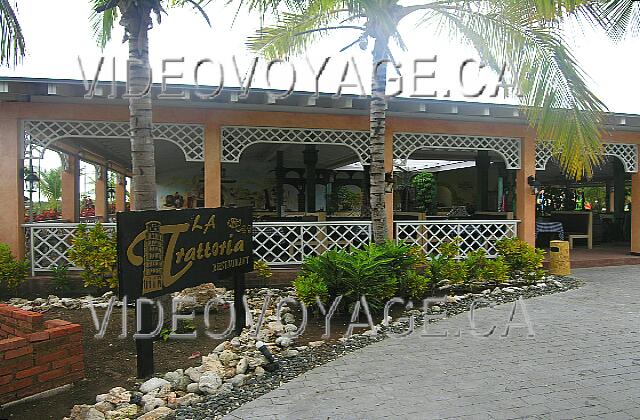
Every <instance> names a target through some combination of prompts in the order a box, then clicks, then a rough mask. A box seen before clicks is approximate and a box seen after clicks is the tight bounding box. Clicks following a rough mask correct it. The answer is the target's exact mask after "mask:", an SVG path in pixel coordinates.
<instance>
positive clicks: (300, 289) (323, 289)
mask: <svg viewBox="0 0 640 420" xmlns="http://www.w3.org/2000/svg"><path fill="white" fill-rule="evenodd" d="M293 287H295V289H296V293H297V295H298V299H300V301H301V302H302V303H304V304H305V305H307V306H311V305H313V304H315V303H316V296H317V297H319V298H320V301H321V302H323V303H324V302H327V301H328V299H329V291H328V289H327V283H325V281H324V280H323V279H321V278H320V276H318V275H317V274H316V273H300V274H299V275H298V277H296V279H295V280H294V281H293Z"/></svg>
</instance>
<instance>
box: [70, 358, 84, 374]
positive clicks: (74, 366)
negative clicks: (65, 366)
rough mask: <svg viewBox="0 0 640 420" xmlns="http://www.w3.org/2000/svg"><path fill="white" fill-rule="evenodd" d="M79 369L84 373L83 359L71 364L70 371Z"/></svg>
mask: <svg viewBox="0 0 640 420" xmlns="http://www.w3.org/2000/svg"><path fill="white" fill-rule="evenodd" d="M79 370H81V371H82V373H83V374H84V361H82V362H77V363H74V364H72V365H71V372H77V371H79Z"/></svg>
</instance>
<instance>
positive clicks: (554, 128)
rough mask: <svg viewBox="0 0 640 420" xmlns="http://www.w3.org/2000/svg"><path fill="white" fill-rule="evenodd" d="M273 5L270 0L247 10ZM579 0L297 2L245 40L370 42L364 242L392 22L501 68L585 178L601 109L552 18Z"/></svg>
mask: <svg viewBox="0 0 640 420" xmlns="http://www.w3.org/2000/svg"><path fill="white" fill-rule="evenodd" d="M255 1H258V0H254V2H252V3H250V4H249V6H250V7H251V6H254V8H258V9H260V10H266V9H269V8H270V9H273V10H275V7H274V6H273V5H272V3H273V1H274V0H268V1H267V2H265V3H263V4H262V3H260V4H259V6H255ZM590 3H591V2H590V1H587V0H430V1H426V2H424V3H421V4H416V5H411V6H403V5H400V4H398V1H397V0H304V1H302V2H300V3H298V4H297V5H296V6H294V7H293V8H292V7H291V6H290V5H289V9H290V11H289V12H286V13H282V14H280V15H279V16H278V22H277V23H276V24H275V25H272V26H267V27H264V28H262V29H260V30H259V31H258V32H257V33H256V35H255V36H254V37H252V38H251V39H250V40H249V42H248V44H249V47H250V48H251V49H253V50H254V51H258V52H260V53H262V54H263V55H264V56H266V57H267V58H281V57H286V56H288V55H290V54H295V53H300V52H302V51H304V50H305V49H306V48H307V46H308V45H309V44H311V43H312V42H314V41H315V40H317V39H318V38H320V37H323V36H326V35H328V34H330V33H334V32H340V33H341V34H348V33H354V32H355V36H354V37H353V38H352V42H349V43H348V45H347V46H346V47H345V48H343V51H344V50H345V49H347V48H349V47H351V46H353V45H356V44H357V45H360V47H361V48H363V49H366V48H367V44H368V41H369V39H371V40H373V48H372V58H373V77H372V81H371V102H370V146H371V168H370V174H371V188H370V194H371V206H372V224H373V234H374V240H375V242H377V243H380V242H382V241H384V240H385V239H386V237H387V235H386V226H387V224H386V212H385V202H384V133H385V118H386V109H387V102H388V98H387V97H386V96H385V90H386V64H387V62H392V61H393V60H392V56H391V53H390V50H389V47H390V43H391V41H394V42H395V43H396V44H397V45H398V46H400V47H401V48H404V43H403V40H402V36H401V34H400V32H399V24H400V23H401V22H402V21H403V20H405V19H408V18H410V17H412V18H414V19H416V20H417V25H418V28H425V29H430V30H432V31H441V32H445V33H447V34H448V35H449V36H450V37H451V38H452V39H457V40H459V41H460V42H462V43H464V44H467V45H470V46H472V47H474V48H475V49H476V50H477V51H478V53H479V54H480V56H481V58H482V59H483V61H484V62H486V63H488V64H489V65H490V66H491V67H492V68H493V69H495V70H496V71H500V70H501V68H502V66H501V64H502V63H505V64H506V65H507V66H508V69H509V70H510V72H511V74H513V75H514V78H515V80H517V82H518V88H519V92H520V94H521V96H520V101H521V104H522V105H523V110H524V112H525V114H526V115H527V117H528V120H529V122H530V125H531V126H532V127H534V128H535V129H536V130H537V134H538V138H540V139H553V140H554V142H553V145H554V153H555V154H556V156H557V157H558V159H559V161H560V163H561V164H562V166H563V167H564V169H565V171H566V172H567V173H568V174H569V175H570V176H573V177H575V178H580V177H582V176H585V175H586V176H589V175H591V173H592V168H593V167H594V165H596V164H598V163H599V162H600V159H601V156H602V155H601V145H600V137H601V132H600V131H601V122H602V115H603V112H604V111H606V107H605V105H604V104H603V103H602V102H601V101H600V100H599V99H598V98H597V97H596V96H595V95H594V94H593V93H592V92H591V91H590V90H589V88H588V87H587V84H586V82H585V75H584V73H583V72H582V70H581V69H580V67H579V66H578V64H577V63H576V60H575V59H574V56H573V54H572V53H571V52H570V51H569V50H568V49H567V47H566V46H565V43H564V40H563V37H562V34H561V33H560V32H559V31H558V30H557V27H558V24H559V23H560V22H561V21H562V20H563V19H565V18H566V17H567V16H569V15H571V14H580V13H584V14H588V6H589V4H590Z"/></svg>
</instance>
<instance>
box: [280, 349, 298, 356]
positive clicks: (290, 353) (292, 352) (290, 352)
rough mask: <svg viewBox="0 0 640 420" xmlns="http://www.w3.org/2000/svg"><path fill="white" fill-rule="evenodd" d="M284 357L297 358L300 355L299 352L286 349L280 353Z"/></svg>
mask: <svg viewBox="0 0 640 420" xmlns="http://www.w3.org/2000/svg"><path fill="white" fill-rule="evenodd" d="M280 355H281V356H282V357H296V356H297V355H298V350H295V349H286V350H283V351H282V353H280Z"/></svg>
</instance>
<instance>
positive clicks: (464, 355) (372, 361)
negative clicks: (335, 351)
mask: <svg viewBox="0 0 640 420" xmlns="http://www.w3.org/2000/svg"><path fill="white" fill-rule="evenodd" d="M574 274H575V275H576V276H578V277H581V278H582V279H584V280H585V281H586V284H585V285H584V286H583V287H581V288H579V289H576V290H571V291H568V292H564V293H557V294H553V295H549V296H543V297H537V298H532V299H528V300H525V301H524V311H523V310H522V307H521V306H518V307H517V308H516V311H515V316H514V317H513V322H514V323H518V324H524V323H525V319H524V318H525V317H524V315H523V312H526V314H527V315H528V318H529V321H530V324H531V326H532V329H533V333H534V337H530V336H529V329H528V328H526V327H518V326H517V325H512V327H511V328H510V331H509V334H508V335H507V336H506V337H504V336H503V335H504V332H505V329H506V325H507V323H508V320H509V318H510V315H511V312H512V310H513V307H514V305H513V304H505V305H499V306H496V307H494V308H485V309H480V310H477V311H476V312H475V324H476V330H475V332H476V334H474V331H473V330H472V329H471V327H470V319H469V314H468V313H467V314H461V315H458V316H455V317H452V318H450V319H446V320H443V321H440V322H438V323H435V324H430V325H429V327H428V328H429V329H428V330H427V332H428V333H430V334H431V336H427V335H426V334H425V333H424V331H423V330H418V331H416V332H414V333H413V334H411V335H409V336H408V337H405V338H401V339H400V338H396V339H393V338H390V339H387V340H383V341H380V342H377V343H374V344H372V345H370V346H367V347H365V348H363V349H361V350H358V351H355V352H353V353H350V354H347V355H345V356H344V357H341V358H339V359H336V360H334V361H332V362H329V363H327V364H325V365H322V366H320V367H318V368H316V369H313V370H311V371H309V372H307V373H304V374H302V375H300V376H299V377H297V378H295V379H293V380H292V381H290V382H288V383H285V384H284V385H282V386H281V387H279V388H278V389H276V390H274V391H271V392H269V393H267V394H265V395H263V396H262V397H259V398H257V399H255V400H254V401H251V402H248V403H247V404H244V405H243V406H241V407H240V408H238V409H237V410H235V411H233V412H232V413H230V414H229V415H228V416H227V417H225V418H226V419H238V418H241V419H254V418H261V419H267V418H278V419H288V418H291V419H302V418H316V419H317V418H322V419H328V418H332V419H334V418H335V419H338V418H339V419H360V418H367V419H370V418H385V417H389V418H420V419H425V418H438V419H441V418H456V419H466V418H469V419H471V418H473V419H510V418H553V419H562V418H567V419H569V418H571V419H573V418H594V419H595V418H611V419H632V418H640V334H639V329H640V304H639V303H638V302H639V298H640V267H638V266H622V267H607V268H594V269H584V270H575V272H574ZM492 326H495V327H496V328H495V330H494V332H493V333H492V334H490V335H488V336H487V337H483V336H480V335H481V333H486V332H488V331H491V328H492ZM444 332H448V336H447V337H437V336H435V335H437V334H443V333H444Z"/></svg>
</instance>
